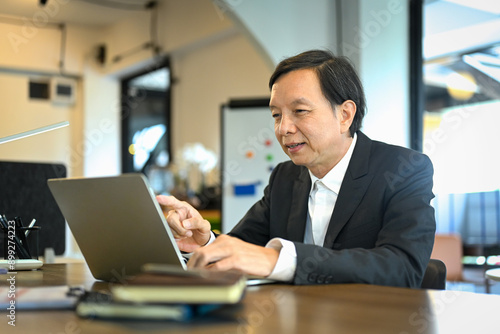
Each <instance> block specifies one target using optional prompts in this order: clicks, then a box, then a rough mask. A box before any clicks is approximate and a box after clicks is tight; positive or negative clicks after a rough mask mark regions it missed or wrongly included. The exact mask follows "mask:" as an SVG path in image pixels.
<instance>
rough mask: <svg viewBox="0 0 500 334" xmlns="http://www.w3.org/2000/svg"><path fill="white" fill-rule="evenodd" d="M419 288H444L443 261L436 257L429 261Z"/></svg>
mask: <svg viewBox="0 0 500 334" xmlns="http://www.w3.org/2000/svg"><path fill="white" fill-rule="evenodd" d="M420 288H422V289H435V290H444V289H445V288H446V265H445V264H444V262H443V261H441V260H437V259H431V260H430V261H429V264H428V265H427V268H426V270H425V274H424V279H423V280H422V284H421V285H420Z"/></svg>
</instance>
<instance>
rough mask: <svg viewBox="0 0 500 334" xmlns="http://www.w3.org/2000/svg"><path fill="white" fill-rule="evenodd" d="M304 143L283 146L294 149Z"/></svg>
mask: <svg viewBox="0 0 500 334" xmlns="http://www.w3.org/2000/svg"><path fill="white" fill-rule="evenodd" d="M303 144H304V143H297V144H292V145H285V146H286V147H288V148H295V147H297V146H300V145H303Z"/></svg>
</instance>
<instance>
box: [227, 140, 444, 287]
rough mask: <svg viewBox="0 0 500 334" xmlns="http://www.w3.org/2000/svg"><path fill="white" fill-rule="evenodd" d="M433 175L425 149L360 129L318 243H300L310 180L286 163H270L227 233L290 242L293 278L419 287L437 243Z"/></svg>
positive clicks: (301, 170) (311, 281)
mask: <svg viewBox="0 0 500 334" xmlns="http://www.w3.org/2000/svg"><path fill="white" fill-rule="evenodd" d="M432 175H433V169H432V164H431V162H430V160H429V159H428V158H427V157H426V156H425V155H423V154H420V153H417V152H415V151H411V150H408V149H405V148H401V147H397V146H391V145H387V144H384V143H379V142H374V141H371V140H370V139H369V138H368V137H366V136H365V135H364V134H362V133H361V132H359V133H358V144H357V145H356V147H355V150H354V152H353V156H352V158H351V161H350V163H349V167H348V170H347V172H346V175H345V177H344V180H343V183H342V186H341V188H340V192H339V195H338V198H337V202H336V204H335V209H334V212H333V214H332V218H331V221H330V225H329V227H328V231H327V234H326V238H325V243H324V245H323V247H321V246H317V245H310V244H304V243H303V238H304V230H305V221H306V219H307V196H308V194H309V189H310V178H309V176H308V173H307V170H306V169H305V168H303V167H300V166H295V165H293V164H292V163H291V162H287V163H284V164H281V165H279V166H278V167H277V168H275V171H274V172H273V173H272V175H271V178H270V181H269V185H268V187H267V188H266V190H265V193H264V197H263V198H262V199H261V200H260V201H259V202H258V203H256V204H255V205H254V206H253V207H252V208H251V209H250V210H249V212H248V213H247V215H246V216H245V217H244V218H243V219H242V220H241V221H240V223H239V224H238V225H237V226H236V227H235V228H234V229H233V231H232V232H231V234H232V235H234V236H237V237H239V238H241V239H243V240H246V241H248V242H252V243H255V244H259V245H265V243H266V242H267V241H269V240H270V239H271V238H273V237H282V238H285V239H288V240H291V241H293V242H294V244H295V247H296V250H297V268H296V272H295V276H294V283H295V284H328V283H369V284H379V285H390V286H404V287H419V286H420V283H421V280H422V278H423V274H424V272H425V268H426V266H427V263H428V261H429V258H430V253H431V251H432V246H433V242H434V233H435V219H434V210H433V208H432V207H431V206H430V200H431V199H432V198H433V194H432Z"/></svg>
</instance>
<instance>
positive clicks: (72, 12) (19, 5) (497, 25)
mask: <svg viewBox="0 0 500 334" xmlns="http://www.w3.org/2000/svg"><path fill="white" fill-rule="evenodd" d="M45 1H46V4H45V6H42V5H41V4H40V0H1V4H0V18H1V17H2V16H5V15H7V16H17V17H19V16H20V17H24V18H28V19H33V20H36V19H38V20H40V19H44V18H49V19H50V20H51V21H52V22H56V23H73V24H83V25H90V26H106V25H110V24H113V23H115V22H117V21H119V20H122V19H126V18H127V17H128V16H131V15H133V13H134V11H136V10H146V9H145V7H146V4H147V3H149V2H151V0H45ZM161 1H163V0H159V2H161ZM178 1H184V0H178ZM368 1H371V0H368ZM499 36H500V1H499V0H425V9H424V58H426V59H433V58H437V57H441V56H443V55H447V54H450V53H456V52H460V51H462V50H470V49H474V48H478V47H483V46H486V45H489V44H493V43H497V42H500V37H499Z"/></svg>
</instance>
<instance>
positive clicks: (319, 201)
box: [266, 134, 357, 282]
mask: <svg viewBox="0 0 500 334" xmlns="http://www.w3.org/2000/svg"><path fill="white" fill-rule="evenodd" d="M356 140H357V136H356V134H354V138H353V140H352V142H351V145H350V146H349V149H348V150H347V153H346V154H345V155H344V157H343V158H342V159H341V160H340V161H339V163H338V164H337V165H335V167H333V168H332V170H330V171H329V172H328V173H327V174H326V175H325V176H324V177H323V178H322V179H318V178H317V177H316V176H314V175H313V174H312V173H311V171H309V176H310V177H311V190H310V192H309V202H308V212H309V214H308V215H307V222H306V231H305V235H304V243H307V244H315V245H319V246H323V243H324V241H325V236H326V232H327V230H328V225H329V223H330V219H331V216H332V213H333V209H334V207H335V203H336V201H337V196H338V194H339V191H340V186H341V184H342V180H343V179H344V176H345V173H346V171H347V166H348V165H349V161H351V157H352V152H353V151H354V147H355V146H356ZM271 224H272V222H271ZM266 247H270V248H274V249H276V250H277V251H279V252H280V255H279V257H278V262H277V263H276V266H275V267H274V270H273V272H272V273H271V275H269V276H268V278H271V279H276V280H280V281H285V282H289V281H292V280H293V275H294V274H295V268H296V267H297V252H296V249H295V245H294V244H293V242H291V241H289V240H286V239H282V238H273V239H272V240H270V241H269V242H268V243H267V245H266Z"/></svg>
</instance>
